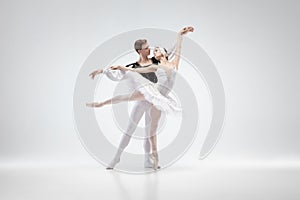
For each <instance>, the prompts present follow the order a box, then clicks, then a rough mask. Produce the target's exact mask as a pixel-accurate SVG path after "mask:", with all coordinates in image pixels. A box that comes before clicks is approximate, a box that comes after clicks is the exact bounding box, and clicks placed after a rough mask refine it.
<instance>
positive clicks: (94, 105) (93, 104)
mask: <svg viewBox="0 0 300 200" xmlns="http://www.w3.org/2000/svg"><path fill="white" fill-rule="evenodd" d="M85 105H86V106H87V107H92V108H94V107H97V108H99V107H102V106H103V103H97V102H92V103H86V104H85Z"/></svg>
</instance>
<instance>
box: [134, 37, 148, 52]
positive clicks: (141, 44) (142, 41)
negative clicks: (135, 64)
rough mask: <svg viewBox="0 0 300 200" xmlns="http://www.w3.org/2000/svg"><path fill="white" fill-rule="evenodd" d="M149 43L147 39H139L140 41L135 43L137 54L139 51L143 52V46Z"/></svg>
mask: <svg viewBox="0 0 300 200" xmlns="http://www.w3.org/2000/svg"><path fill="white" fill-rule="evenodd" d="M146 43H147V40H146V39H139V40H136V41H135V43H134V49H135V51H136V52H137V53H139V52H138V50H141V49H142V48H143V47H142V46H143V44H146Z"/></svg>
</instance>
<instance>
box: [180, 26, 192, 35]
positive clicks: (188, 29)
mask: <svg viewBox="0 0 300 200" xmlns="http://www.w3.org/2000/svg"><path fill="white" fill-rule="evenodd" d="M188 32H194V27H192V26H187V27H184V28H183V29H181V30H180V31H179V34H180V35H184V34H186V33H188Z"/></svg>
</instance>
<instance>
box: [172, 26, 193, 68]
mask: <svg viewBox="0 0 300 200" xmlns="http://www.w3.org/2000/svg"><path fill="white" fill-rule="evenodd" d="M193 31H194V28H193V27H191V26H189V27H185V28H183V29H181V30H180V31H179V32H178V35H177V44H176V50H175V57H174V59H173V60H172V61H171V62H172V64H173V65H174V66H175V68H176V70H178V66H179V61H180V54H181V42H182V35H184V34H186V33H188V32H193Z"/></svg>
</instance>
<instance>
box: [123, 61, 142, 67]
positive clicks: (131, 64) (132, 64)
mask: <svg viewBox="0 0 300 200" xmlns="http://www.w3.org/2000/svg"><path fill="white" fill-rule="evenodd" d="M139 66H140V64H139V63H138V62H134V63H130V64H128V65H126V66H125V67H131V68H137V67H139Z"/></svg>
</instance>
